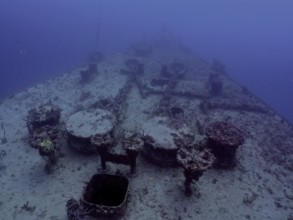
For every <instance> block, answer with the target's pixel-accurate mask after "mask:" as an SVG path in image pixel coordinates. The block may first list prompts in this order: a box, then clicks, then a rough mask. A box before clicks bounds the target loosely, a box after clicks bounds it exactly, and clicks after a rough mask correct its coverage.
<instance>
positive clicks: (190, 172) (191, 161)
mask: <svg viewBox="0 0 293 220" xmlns="http://www.w3.org/2000/svg"><path fill="white" fill-rule="evenodd" d="M214 160H215V157H214V155H213V154H212V153H211V152H210V151H209V150H208V149H206V148H205V147H204V145H203V144H201V143H200V144H196V145H182V146H181V147H180V149H179V150H178V151H177V161H178V163H179V164H180V165H181V166H182V167H183V169H184V176H185V184H184V185H185V194H186V195H187V196H189V195H191V183H192V181H193V180H194V181H198V180H199V178H200V177H201V176H202V174H203V172H204V171H206V170H207V169H209V168H210V167H212V164H213V162H214Z"/></svg>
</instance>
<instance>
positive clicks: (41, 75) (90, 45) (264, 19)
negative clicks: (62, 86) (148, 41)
mask: <svg viewBox="0 0 293 220" xmlns="http://www.w3.org/2000/svg"><path fill="white" fill-rule="evenodd" d="M292 12H293V1H291V0H280V1H275V0H257V1H256V0H245V1H235V0H234V1H232V0H230V1H228V0H221V1H215V0H201V1H195V0H184V1H179V0H141V1H137V0H123V1H122V0H119V1H115V0H87V1H80V0H58V1H40V0H26V1H21V0H2V1H1V2H0V27H1V32H0V33H1V34H0V58H1V59H0V98H1V97H2V98H3V97H6V96H9V95H11V94H13V93H15V92H17V91H20V90H22V89H24V88H26V87H28V86H31V85H33V84H35V83H36V82H39V81H43V80H46V79H49V78H52V77H54V76H56V75H58V74H59V73H60V72H63V71H66V70H68V69H70V68H74V67H75V66H78V65H80V64H83V63H84V62H85V60H86V58H87V56H88V54H89V53H90V52H91V51H92V50H94V49H95V47H96V43H97V30H98V28H97V27H98V25H99V41H98V47H99V49H100V50H102V51H103V52H104V53H106V54H111V53H113V52H115V51H120V50H122V49H125V48H127V47H128V46H129V44H131V43H133V42H135V41H139V40H141V39H142V38H151V37H152V36H155V35H156V34H157V33H158V31H159V30H160V29H161V28H162V27H166V28H167V29H168V30H169V31H170V32H171V33H172V34H173V35H175V36H177V37H178V38H180V39H181V41H182V42H183V43H185V44H186V45H188V46H189V47H191V48H192V49H193V51H194V52H195V53H196V54H198V55H200V56H202V57H204V58H206V59H207V60H212V59H213V58H216V59H218V60H220V61H221V62H223V63H225V65H226V67H227V70H228V73H229V75H230V76H231V77H232V78H233V79H235V80H236V81H238V82H239V83H240V84H242V85H245V86H247V87H248V88H249V89H250V90H251V91H252V92H253V93H254V94H256V95H257V96H258V97H260V98H261V99H263V100H264V101H265V102H267V103H268V104H269V105H271V106H272V107H273V108H274V109H276V110H277V111H278V112H280V113H281V114H282V115H283V116H285V117H286V118H287V119H288V120H290V121H291V122H293V98H292V94H293V40H292V39H293V28H292V21H293V13H292Z"/></svg>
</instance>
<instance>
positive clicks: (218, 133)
mask: <svg viewBox="0 0 293 220" xmlns="http://www.w3.org/2000/svg"><path fill="white" fill-rule="evenodd" d="M205 133H206V135H207V136H208V142H207V143H208V147H209V148H210V149H211V150H212V153H213V154H214V155H215V157H216V159H217V160H216V162H215V166H216V167H219V168H232V167H234V166H235V164H236V163H235V153H236V150H237V148H238V147H239V145H241V144H243V142H244V134H243V132H242V131H241V130H240V129H239V128H237V127H235V126H234V125H232V124H230V123H228V122H223V121H217V122H213V123H211V124H209V125H208V126H207V128H206V130H205Z"/></svg>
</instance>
